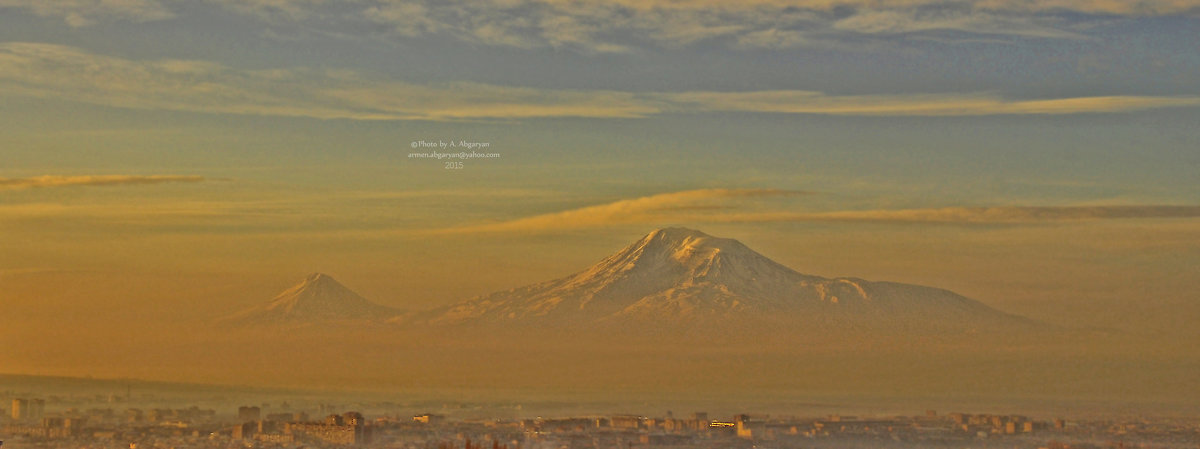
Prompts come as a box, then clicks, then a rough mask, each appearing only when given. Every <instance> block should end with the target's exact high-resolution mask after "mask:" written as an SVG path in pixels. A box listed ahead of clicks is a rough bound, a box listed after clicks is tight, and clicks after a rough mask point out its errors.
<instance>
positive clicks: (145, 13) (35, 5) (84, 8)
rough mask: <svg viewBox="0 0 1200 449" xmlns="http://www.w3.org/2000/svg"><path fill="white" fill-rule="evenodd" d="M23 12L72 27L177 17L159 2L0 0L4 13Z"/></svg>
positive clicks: (128, 0) (154, 0)
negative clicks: (59, 21)
mask: <svg viewBox="0 0 1200 449" xmlns="http://www.w3.org/2000/svg"><path fill="white" fill-rule="evenodd" d="M5 8H16V9H23V10H26V11H29V12H32V13H33V14H35V15H37V16H40V17H51V18H56V19H62V21H63V22H65V23H66V24H67V25H70V26H72V27H83V26H88V25H92V24H95V23H97V22H102V21H130V22H150V21H154V20H162V19H168V18H171V17H174V14H173V13H172V12H171V11H170V10H169V9H168V8H167V7H166V6H164V5H163V4H162V3H160V2H159V1H157V0H52V1H46V0H0V10H3V9H5Z"/></svg>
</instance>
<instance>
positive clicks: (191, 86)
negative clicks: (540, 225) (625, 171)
mask: <svg viewBox="0 0 1200 449" xmlns="http://www.w3.org/2000/svg"><path fill="white" fill-rule="evenodd" d="M0 95H23V96H32V97H39V98H52V99H57V100H65V101H74V102H83V103H91V104H98V105H104V106H112V107H121V108H132V109H145V110H168V111H186V112H202V113H218V114H246V115H263V116H282V117H308V118H319V119H352V120H441V121H452V120H486V119H500V120H519V119H531V118H545V117H584V118H640V117H647V116H652V115H659V114H665V113H694V112H766V113H783V114H821V115H858V116H967V115H1015V114H1078V113H1112V112H1124V111H1138V110H1145V109H1156V108H1171V107H1192V106H1200V97H1195V96H1174V97H1151V96H1098V97H1076V98H1050V99H1037V100H1008V99H1004V98H1002V97H999V96H996V95H993V94H983V93H976V94H928V95H921V94H906V95H827V94H824V93H821V92H814V91H804V90H771V91H746V92H709V91H693V92H624V91H613V90H571V89H537V88H529V87H510V86H498V85H489V84H480V83H467V82H446V83H433V84H413V83H407V82H403V81H396V80H391V79H385V78H381V77H378V76H371V75H368V74H363V73H358V72H353V71H347V70H309V69H273V70H239V69H235V68H231V67H227V66H224V65H221V64H216V63H212V62H206V61H185V60H153V61H137V60H130V59H123V58H116V57H111V56H103V55H96V54H92V53H88V52H85V51H82V50H79V49H76V48H72V47H65V46H60V45H51V44H38V43H4V44H0Z"/></svg>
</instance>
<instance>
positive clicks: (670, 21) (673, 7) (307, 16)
mask: <svg viewBox="0 0 1200 449" xmlns="http://www.w3.org/2000/svg"><path fill="white" fill-rule="evenodd" d="M215 1H217V2H218V3H220V4H224V5H226V6H227V7H230V8H232V9H234V10H237V11H241V12H250V13H253V14H256V15H258V16H260V17H264V18H267V19H269V20H272V21H280V20H285V21H292V22H297V21H299V22H304V23H306V24H309V25H310V26H315V27H323V28H324V29H326V30H327V31H333V30H345V29H352V28H353V26H354V25H355V21H362V20H365V21H367V22H370V23H373V24H376V25H383V26H385V27H387V29H388V30H390V33H391V34H393V35H394V36H396V37H401V38H407V37H414V36H439V37H444V38H448V39H456V40H462V41H467V42H470V43H477V44H484V45H496V46H508V47H519V48H534V47H553V48H571V49H577V50H581V51H585V52H626V51H632V50H633V49H635V48H637V47H638V46H643V45H650V46H660V47H664V46H665V47H670V46H679V45H688V44H691V43H694V42H699V41H705V40H712V39H727V41H728V42H731V43H734V46H736V47H788V46H800V45H819V44H821V43H829V42H840V41H845V40H846V38H864V37H865V38H879V39H883V38H887V39H895V38H896V37H898V36H904V35H921V34H927V33H940V32H954V33H959V34H962V35H967V36H981V35H986V36H1006V37H1021V38H1048V39H1064V38H1070V39H1074V38H1080V37H1083V35H1082V34H1081V33H1080V32H1079V29H1078V27H1076V25H1077V22H1088V21H1089V20H1091V19H1089V17H1087V16H1103V18H1100V17H1096V18H1095V20H1106V19H1111V18H1114V17H1135V16H1157V15H1171V14H1189V13H1194V12H1196V11H1197V10H1200V1H1196V0H1141V1H1136V2H1132V1H1131V2H1124V1H1113V0H1049V1H1030V0H901V1H888V2H881V1H878V0H746V1H730V0H569V1H568V0H488V1H472V0H379V1H371V2H364V1H350V2H341V3H337V7H334V6H332V5H333V3H332V2H327V1H322V0H237V1H234V0H215ZM1063 13H1074V14H1070V16H1071V17H1070V19H1069V20H1068V19H1067V18H1066V16H1067V15H1064V14H1063ZM358 28H366V27H361V26H360V27H358Z"/></svg>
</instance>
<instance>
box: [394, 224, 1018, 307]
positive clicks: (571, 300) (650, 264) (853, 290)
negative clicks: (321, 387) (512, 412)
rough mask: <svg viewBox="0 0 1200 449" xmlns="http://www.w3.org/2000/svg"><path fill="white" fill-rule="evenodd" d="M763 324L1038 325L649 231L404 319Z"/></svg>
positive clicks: (696, 235) (684, 232) (684, 234)
mask: <svg viewBox="0 0 1200 449" xmlns="http://www.w3.org/2000/svg"><path fill="white" fill-rule="evenodd" d="M414 320H416V321H414ZM762 320H770V321H773V322H780V321H785V322H793V323H797V324H801V323H804V324H809V325H819V326H823V327H834V328H848V327H869V328H920V327H939V326H941V327H945V326H950V327H967V328H976V327H997V326H1000V327H1003V326H1005V325H1028V324H1031V323H1032V322H1031V321H1030V320H1026V319H1024V318H1021V317H1017V316H1013V315H1009V314H1005V313H1003V312H1000V311H997V310H995V309H992V308H990V307H988V306H986V305H984V304H982V303H979V302H977V301H973V300H971V299H968V298H965V297H962V296H960V295H957V294H955V293H953V292H950V291H946V290H941V289H936V288H930V287H922V286H916V285H906V284H899V283H892V282H869V281H864V280H862V279H856V278H835V279H827V278H823V277H819V276H811V275H805V274H801V273H797V272H796V271H794V270H792V269H790V268H787V267H785V266H783V265H780V264H778V263H776V262H774V261H772V260H770V259H768V258H766V257H765V256H763V255H761V254H759V253H757V252H755V251H753V250H751V249H750V248H748V247H746V246H745V245H743V244H742V243H741V242H738V241H736V240H732V239H725V238H717V237H713V236H710V235H708V234H705V233H703V232H700V231H695V230H691V229H684V228H666V229H659V230H656V231H654V232H651V233H650V234H648V235H646V236H645V237H644V238H642V239H641V240H639V241H637V242H635V243H633V244H632V245H629V246H628V247H626V248H624V249H622V250H621V251H619V252H617V253H616V254H613V255H611V256H609V257H608V258H605V259H604V260H602V261H600V262H599V263H597V264H595V265H593V266H592V267H590V268H588V269H586V270H584V271H581V272H578V273H576V274H573V275H570V276H567V277H564V278H560V279H556V280H552V281H547V282H542V283H537V284H533V285H528V286H525V287H520V288H515V289H512V290H507V291H502V292H497V293H493V294H489V295H485V296H482V297H479V298H476V299H472V300H470V301H466V302H463V303H459V304H455V305H452V306H448V307H443V308H439V309H435V310H432V311H428V312H423V313H418V314H415V315H413V316H412V317H411V319H407V320H405V321H407V322H424V323H427V324H470V323H510V322H511V323H522V322H524V323H536V324H541V325H565V326H573V325H583V324H597V323H624V324H628V323H645V324H650V325H654V324H658V325H663V324H689V323H730V324H735V323H754V322H756V321H762Z"/></svg>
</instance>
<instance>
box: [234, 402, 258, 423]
mask: <svg viewBox="0 0 1200 449" xmlns="http://www.w3.org/2000/svg"><path fill="white" fill-rule="evenodd" d="M259 419H262V409H261V408H258V407H247V406H242V407H238V420H239V421H242V422H249V421H258V420H259Z"/></svg>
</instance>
